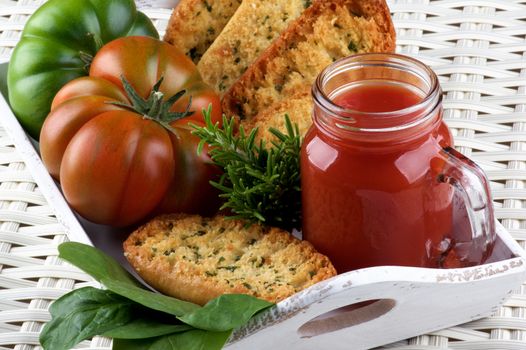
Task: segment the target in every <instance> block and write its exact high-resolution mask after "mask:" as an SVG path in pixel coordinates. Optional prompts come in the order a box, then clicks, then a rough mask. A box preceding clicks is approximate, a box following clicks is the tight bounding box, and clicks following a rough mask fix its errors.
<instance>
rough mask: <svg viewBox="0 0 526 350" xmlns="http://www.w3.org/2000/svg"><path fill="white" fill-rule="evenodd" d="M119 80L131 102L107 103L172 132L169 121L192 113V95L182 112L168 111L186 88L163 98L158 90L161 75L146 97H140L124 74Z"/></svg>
mask: <svg viewBox="0 0 526 350" xmlns="http://www.w3.org/2000/svg"><path fill="white" fill-rule="evenodd" d="M121 80H122V85H123V87H124V91H125V92H126V94H127V96H128V99H129V100H130V101H131V104H127V103H122V102H116V101H113V102H109V103H111V104H113V105H116V106H119V107H122V108H124V109H127V110H130V111H132V112H135V113H137V114H140V115H142V117H143V118H145V119H149V120H152V121H155V122H157V123H159V124H160V125H162V126H163V127H164V128H165V129H167V130H168V131H170V132H173V128H172V127H171V125H170V123H172V122H174V121H176V120H178V119H181V118H185V117H187V116H189V115H192V114H193V113H194V112H193V111H190V106H191V105H192V96H190V97H189V98H188V104H187V105H186V110H185V111H184V112H171V111H170V109H171V108H172V107H173V105H174V104H175V103H176V102H177V101H178V100H179V99H180V98H181V97H183V96H184V95H185V94H186V90H181V91H179V92H178V93H176V94H175V95H173V96H172V97H170V98H169V99H167V100H165V99H164V93H163V92H162V91H159V89H160V87H161V84H162V82H163V77H161V78H160V79H159V81H158V82H157V83H155V85H154V86H153V87H152V90H151V92H150V95H149V96H148V98H147V99H144V98H142V97H141V96H140V95H139V93H138V92H137V91H136V90H135V89H134V88H133V86H132V85H131V84H130V82H129V81H128V80H126V78H125V77H124V76H121Z"/></svg>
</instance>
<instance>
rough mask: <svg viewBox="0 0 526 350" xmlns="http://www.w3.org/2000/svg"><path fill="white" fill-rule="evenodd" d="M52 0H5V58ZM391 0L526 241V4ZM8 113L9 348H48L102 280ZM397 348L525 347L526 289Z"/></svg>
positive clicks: (0, 48)
mask: <svg viewBox="0 0 526 350" xmlns="http://www.w3.org/2000/svg"><path fill="white" fill-rule="evenodd" d="M64 1H68V0H64ZM170 1H172V0H165V1H162V3H164V4H167V3H170ZM43 2H44V1H42V0H21V1H9V0H0V61H6V60H8V59H9V55H10V52H11V49H12V47H13V46H14V45H16V42H17V39H18V37H19V35H20V31H21V30H22V28H23V25H24V23H25V21H26V19H27V17H28V15H29V14H31V13H32V12H33V11H34V10H35V8H36V7H38V6H39V5H40V4H41V3H43ZM160 2H161V1H160V0H159V2H158V3H160ZM138 3H140V5H141V6H147V7H145V8H144V11H145V12H146V13H147V14H148V15H149V16H150V17H151V18H152V19H154V21H155V24H156V26H157V27H158V28H159V30H160V32H161V34H162V32H163V29H164V28H165V26H166V23H167V20H168V18H169V16H170V10H168V9H162V8H159V7H156V6H155V4H154V6H153V7H152V3H155V0H150V1H148V0H146V1H138ZM389 5H390V7H391V10H392V12H393V18H394V21H395V25H396V27H397V33H398V45H399V46H398V51H399V52H400V53H405V54H409V55H413V56H417V57H418V58H419V59H421V60H423V61H424V62H426V63H428V64H429V65H431V66H432V67H433V68H434V70H435V71H436V72H437V74H438V75H439V77H440V79H441V82H442V87H443V89H444V93H445V101H444V107H445V109H446V110H445V118H446V121H447V123H448V125H449V126H450V127H451V128H453V131H454V134H455V141H456V142H455V143H456V146H457V148H458V149H459V150H460V151H461V152H463V153H465V154H466V155H468V156H469V157H471V158H472V159H473V160H475V161H476V162H478V164H480V165H481V166H482V167H483V168H484V169H485V170H486V172H487V174H488V176H489V178H490V180H491V182H492V189H493V196H494V199H495V206H496V216H497V218H498V219H499V220H500V221H501V222H502V223H503V225H504V226H505V227H506V228H507V229H508V230H509V231H510V232H511V234H512V235H513V237H514V238H515V239H516V240H517V241H518V242H519V243H520V244H521V245H522V246H523V247H524V246H525V241H526V189H525V186H524V185H525V181H526V1H524V0H440V1H431V0H392V1H389ZM1 121H2V119H1V117H0V350H5V349H17V350H34V349H41V348H40V347H39V346H38V332H39V330H40V328H41V327H42V323H43V322H45V321H46V320H48V319H49V315H48V313H47V311H46V308H47V306H48V305H49V303H50V302H51V300H53V299H56V298H57V297H59V296H60V295H61V294H63V293H65V292H67V291H69V290H70V289H72V288H75V287H80V286H84V285H87V284H89V283H90V282H89V277H87V276H85V275H84V274H82V273H79V272H78V271H77V270H75V269H73V268H70V267H68V266H67V265H63V264H62V263H61V262H60V261H58V260H57V258H56V254H57V251H56V247H57V245H58V244H59V243H60V242H62V241H65V240H67V239H68V237H67V234H66V233H65V230H64V228H63V227H62V225H61V224H60V223H59V222H58V220H57V218H56V217H55V213H54V209H53V208H52V207H51V206H50V205H49V204H48V203H47V202H46V199H45V198H44V196H43V195H42V194H41V193H40V191H39V188H38V186H37V184H36V183H35V179H34V178H33V176H32V174H31V173H30V172H29V171H28V170H27V169H26V166H25V164H24V162H23V160H22V159H21V156H20V154H19V153H18V152H17V149H16V147H15V146H14V144H13V140H11V139H10V138H9V136H8V135H7V134H6V133H5V130H4V129H3V128H2V126H1ZM379 331H380V332H381V330H379ZM109 346H110V342H109V341H108V340H107V339H103V338H95V339H94V340H93V341H91V342H84V343H82V344H80V345H79V346H78V349H92V350H95V349H101V350H102V349H109ZM385 348H395V349H400V350H402V349H405V350H409V349H411V350H417V349H422V350H438V349H478V350H491V349H498V350H524V349H526V286H523V287H522V288H521V289H520V290H516V291H515V292H514V294H513V295H512V297H511V299H509V301H508V302H507V303H506V304H505V305H504V306H503V307H501V308H500V309H499V311H498V312H497V313H496V314H495V315H493V316H492V317H489V318H486V319H482V320H479V321H475V322H472V323H469V324H465V325H461V326H458V327H454V328H451V329H447V330H443V331H439V332H436V333H433V334H430V335H425V336H420V337H417V338H414V339H410V340H408V341H403V342H399V343H397V344H392V345H390V346H386V347H385ZM350 349H352V347H350Z"/></svg>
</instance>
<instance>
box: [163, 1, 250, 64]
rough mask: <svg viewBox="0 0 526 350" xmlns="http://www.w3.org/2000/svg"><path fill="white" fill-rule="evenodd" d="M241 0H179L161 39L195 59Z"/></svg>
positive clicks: (197, 58)
mask: <svg viewBox="0 0 526 350" xmlns="http://www.w3.org/2000/svg"><path fill="white" fill-rule="evenodd" d="M241 1H242V0H181V1H180V2H179V3H178V4H177V6H176V7H175V9H174V10H173V12H172V15H171V16H170V20H169V21H168V26H167V28H166V34H165V36H164V40H165V41H167V42H169V43H170V44H172V45H175V46H177V47H178V48H179V49H181V50H182V51H183V52H184V53H185V54H186V55H188V56H189V57H190V58H191V59H192V60H193V61H194V63H197V62H198V61H199V59H200V58H201V56H202V55H203V53H204V52H205V51H206V50H207V49H208V47H209V46H210V44H212V42H213V41H214V40H215V38H216V37H217V36H218V35H219V33H221V31H222V30H223V27H224V26H225V25H226V24H227V23H228V21H229V20H230V17H232V15H233V14H234V12H236V10H237V8H238V7H239V5H240V4H241Z"/></svg>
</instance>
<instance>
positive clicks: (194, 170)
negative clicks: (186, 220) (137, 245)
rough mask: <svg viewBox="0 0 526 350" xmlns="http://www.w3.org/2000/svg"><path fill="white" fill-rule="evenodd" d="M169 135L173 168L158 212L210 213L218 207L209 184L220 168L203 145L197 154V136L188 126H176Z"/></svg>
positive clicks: (207, 214) (217, 201)
mask: <svg viewBox="0 0 526 350" xmlns="http://www.w3.org/2000/svg"><path fill="white" fill-rule="evenodd" d="M176 130H177V132H176V133H175V134H171V135H170V137H171V139H172V144H173V146H174V150H175V154H174V157H175V162H176V164H177V167H176V168H175V172H174V176H173V177H172V182H171V184H170V186H169V190H168V192H167V193H166V196H165V197H164V199H163V201H162V202H161V203H160V205H159V207H158V208H157V210H156V212H157V213H187V214H201V215H205V216H211V215H213V214H214V213H215V212H217V209H218V208H219V207H220V204H221V201H220V198H219V191H218V190H217V189H215V188H214V187H212V186H211V185H210V183H209V182H210V180H214V181H218V180H219V177H220V176H221V170H220V169H219V168H218V167H217V166H215V165H212V159H211V158H210V156H209V155H208V147H207V146H205V148H204V149H203V151H202V152H201V153H200V154H197V152H196V150H197V146H198V145H199V141H200V139H199V138H198V137H197V136H195V135H193V134H192V131H191V129H190V128H188V127H178V128H176Z"/></svg>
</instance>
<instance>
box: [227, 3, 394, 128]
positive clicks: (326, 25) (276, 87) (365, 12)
mask: <svg viewBox="0 0 526 350" xmlns="http://www.w3.org/2000/svg"><path fill="white" fill-rule="evenodd" d="M394 49H395V32H394V27H393V24H392V22H391V18H390V13H389V9H388V7H387V5H386V4H385V1H383V0H333V1H321V0H320V1H314V2H313V5H312V6H311V7H310V8H308V9H307V10H306V11H304V12H303V14H302V15H301V16H300V17H299V18H298V19H297V20H296V21H295V22H293V23H292V24H291V25H290V26H289V27H288V29H287V30H285V31H284V32H283V33H282V34H281V36H280V37H279V38H278V39H277V40H276V41H274V42H273V43H272V45H271V46H270V47H268V48H267V50H265V51H264V52H263V53H262V55H260V56H259V58H258V59H257V60H256V61H255V62H254V64H253V65H252V66H251V67H249V68H248V69H247V71H246V72H245V73H244V74H243V75H242V76H241V78H240V79H239V80H237V81H236V82H235V83H234V84H233V85H232V87H231V89H230V90H229V91H227V93H226V94H225V96H224V98H223V111H224V112H225V113H226V114H227V115H237V116H239V117H240V118H241V119H245V118H246V119H250V118H252V117H254V116H255V115H257V114H258V113H259V112H260V111H263V110H264V109H265V108H268V107H269V106H272V105H273V104H275V103H276V102H277V101H281V100H283V99H285V98H288V97H289V96H291V95H293V94H294V93H295V92H297V91H299V90H303V89H304V88H305V86H311V85H312V84H313V83H314V80H315V79H316V77H317V76H318V74H319V73H320V72H321V71H322V70H323V69H324V68H325V67H327V66H328V65H329V64H331V63H332V62H334V61H335V60H337V59H340V58H342V57H346V56H348V55H351V54H353V53H362V52H392V51H394Z"/></svg>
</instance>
